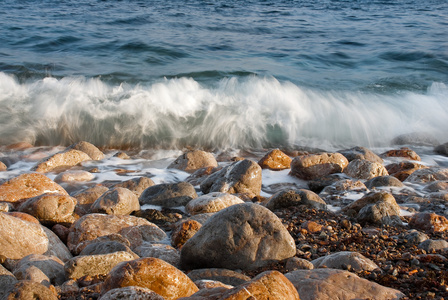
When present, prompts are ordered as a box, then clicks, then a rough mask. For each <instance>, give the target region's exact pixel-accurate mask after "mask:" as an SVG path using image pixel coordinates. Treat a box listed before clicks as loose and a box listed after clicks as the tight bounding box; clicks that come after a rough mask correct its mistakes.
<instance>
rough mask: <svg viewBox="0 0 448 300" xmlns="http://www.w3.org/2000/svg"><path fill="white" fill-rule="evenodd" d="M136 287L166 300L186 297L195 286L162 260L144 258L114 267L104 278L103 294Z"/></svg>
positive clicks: (194, 289)
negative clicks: (154, 293)
mask: <svg viewBox="0 0 448 300" xmlns="http://www.w3.org/2000/svg"><path fill="white" fill-rule="evenodd" d="M126 286H138V287H143V288H148V289H150V290H152V291H154V292H156V293H157V294H159V295H160V296H162V297H164V298H165V299H166V300H170V299H177V298H180V297H188V296H191V295H192V294H194V293H195V292H197V291H198V288H197V286H196V285H195V284H194V283H193V281H191V279H190V278H188V276H187V275H185V274H184V273H183V272H181V271H180V270H178V269H176V268H175V267H173V266H172V265H170V264H168V263H166V262H164V261H163V260H160V259H157V258H152V257H146V258H140V259H137V260H133V261H129V262H124V263H122V264H119V265H118V266H116V267H115V268H114V269H113V270H112V271H111V272H110V273H109V274H108V275H107V277H106V280H105V281H104V284H103V289H102V291H103V294H105V293H106V292H107V291H109V290H111V289H115V288H122V287H126Z"/></svg>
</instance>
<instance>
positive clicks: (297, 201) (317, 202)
mask: <svg viewBox="0 0 448 300" xmlns="http://www.w3.org/2000/svg"><path fill="white" fill-rule="evenodd" d="M299 205H306V206H309V207H313V208H317V209H326V207H327V204H326V203H325V201H324V200H322V198H320V197H319V196H318V195H317V194H316V193H314V192H312V191H310V190H304V189H300V190H284V191H280V192H278V193H276V194H274V195H272V197H271V198H269V201H268V203H267V204H266V207H267V208H268V209H270V210H275V209H279V208H286V207H290V206H299Z"/></svg>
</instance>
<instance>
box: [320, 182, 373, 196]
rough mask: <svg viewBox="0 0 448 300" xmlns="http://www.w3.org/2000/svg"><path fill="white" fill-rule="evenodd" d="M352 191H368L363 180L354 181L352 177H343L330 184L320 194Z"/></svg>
mask: <svg viewBox="0 0 448 300" xmlns="http://www.w3.org/2000/svg"><path fill="white" fill-rule="evenodd" d="M350 191H359V192H365V191H367V187H366V186H365V184H364V183H362V181H359V180H356V181H354V180H351V179H341V180H338V181H336V182H335V183H333V184H331V185H329V186H326V187H325V188H324V189H323V190H322V192H321V193H320V194H322V195H323V194H326V195H333V194H336V193H346V192H350Z"/></svg>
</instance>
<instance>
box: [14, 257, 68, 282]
mask: <svg viewBox="0 0 448 300" xmlns="http://www.w3.org/2000/svg"><path fill="white" fill-rule="evenodd" d="M30 267H34V268H37V269H38V270H40V271H41V272H42V273H43V274H44V275H45V276H46V277H47V279H48V282H49V283H51V284H53V285H61V284H63V283H64V282H65V271H64V262H63V261H62V260H60V259H59V258H57V257H55V256H48V255H40V254H30V255H28V256H25V257H24V258H22V259H21V260H20V261H19V262H18V263H17V264H16V265H15V267H14V274H18V273H21V274H24V273H26V270H27V269H29V268H30ZM16 277H17V276H16ZM19 277H20V276H19ZM19 277H17V278H19ZM19 279H22V278H19ZM23 279H25V278H23Z"/></svg>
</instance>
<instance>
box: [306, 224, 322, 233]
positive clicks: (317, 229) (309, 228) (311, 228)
mask: <svg viewBox="0 0 448 300" xmlns="http://www.w3.org/2000/svg"><path fill="white" fill-rule="evenodd" d="M302 228H304V229H306V230H307V231H308V232H310V233H316V232H320V231H322V225H319V224H317V223H316V222H314V221H307V222H305V223H303V224H302Z"/></svg>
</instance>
